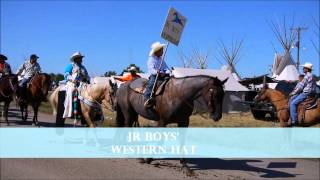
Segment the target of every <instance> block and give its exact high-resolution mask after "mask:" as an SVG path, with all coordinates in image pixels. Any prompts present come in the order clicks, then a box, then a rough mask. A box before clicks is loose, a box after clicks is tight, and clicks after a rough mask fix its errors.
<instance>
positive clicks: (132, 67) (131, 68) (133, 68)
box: [128, 66, 137, 71]
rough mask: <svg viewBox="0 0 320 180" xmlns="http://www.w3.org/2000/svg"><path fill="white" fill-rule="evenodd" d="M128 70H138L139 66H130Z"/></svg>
mask: <svg viewBox="0 0 320 180" xmlns="http://www.w3.org/2000/svg"><path fill="white" fill-rule="evenodd" d="M128 71H137V68H136V67H134V66H131V67H130V68H128Z"/></svg>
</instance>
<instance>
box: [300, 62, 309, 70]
mask: <svg viewBox="0 0 320 180" xmlns="http://www.w3.org/2000/svg"><path fill="white" fill-rule="evenodd" d="M300 66H301V67H304V68H307V69H310V70H312V64H311V63H308V62H306V63H304V65H300Z"/></svg>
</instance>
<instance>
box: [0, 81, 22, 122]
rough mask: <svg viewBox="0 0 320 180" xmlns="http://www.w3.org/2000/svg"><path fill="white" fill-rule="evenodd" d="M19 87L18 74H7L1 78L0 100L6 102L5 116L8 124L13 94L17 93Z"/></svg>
mask: <svg viewBox="0 0 320 180" xmlns="http://www.w3.org/2000/svg"><path fill="white" fill-rule="evenodd" d="M17 87H18V76H17V75H7V76H2V77H1V80H0V102H4V106H3V116H4V118H5V121H6V122H7V125H8V126H9V121H8V111H9V106H10V103H11V101H12V100H13V95H14V94H15V93H16V90H17Z"/></svg>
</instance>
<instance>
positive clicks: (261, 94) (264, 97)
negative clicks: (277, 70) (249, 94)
mask: <svg viewBox="0 0 320 180" xmlns="http://www.w3.org/2000/svg"><path fill="white" fill-rule="evenodd" d="M268 91H269V87H268V85H267V84H265V85H264V86H263V88H262V89H261V91H260V92H259V93H258V94H257V96H256V97H255V98H254V101H256V102H259V101H265V100H267V99H268V97H269V96H268Z"/></svg>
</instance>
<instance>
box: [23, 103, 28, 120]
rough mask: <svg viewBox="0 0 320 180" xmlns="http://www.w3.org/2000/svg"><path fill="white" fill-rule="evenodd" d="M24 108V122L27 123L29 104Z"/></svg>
mask: <svg viewBox="0 0 320 180" xmlns="http://www.w3.org/2000/svg"><path fill="white" fill-rule="evenodd" d="M23 108H24V111H25V112H24V121H27V120H28V104H26V105H24V106H23Z"/></svg>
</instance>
